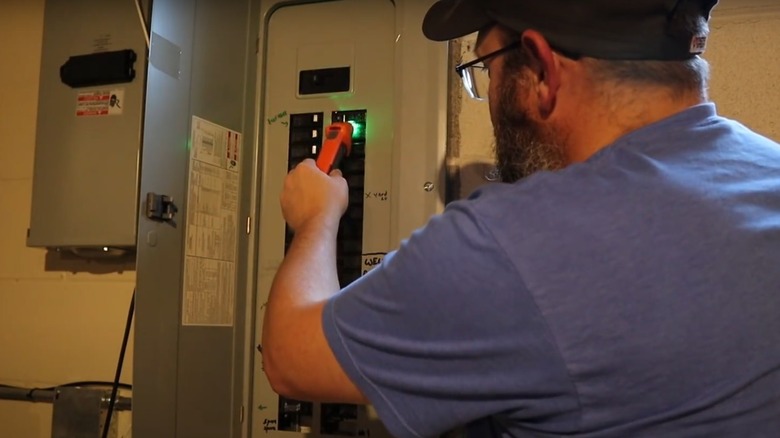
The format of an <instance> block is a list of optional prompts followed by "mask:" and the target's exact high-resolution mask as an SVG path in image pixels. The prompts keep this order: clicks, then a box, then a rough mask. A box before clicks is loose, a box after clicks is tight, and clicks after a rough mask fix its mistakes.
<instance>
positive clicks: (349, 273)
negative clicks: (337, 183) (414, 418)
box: [250, 0, 448, 438]
mask: <svg viewBox="0 0 780 438" xmlns="http://www.w3.org/2000/svg"><path fill="white" fill-rule="evenodd" d="M431 3H433V2H432V1H418V0H409V1H390V0H334V1H325V2H311V1H298V2H295V1H288V2H266V3H264V4H263V23H264V38H263V40H262V42H261V45H260V46H261V54H262V60H261V61H262V68H261V72H260V82H261V92H262V94H261V101H260V108H261V109H262V114H261V116H262V118H261V122H262V125H263V128H262V135H261V137H260V138H259V141H260V143H259V145H258V146H259V150H260V151H261V152H262V159H261V161H260V163H261V168H260V169H259V171H258V174H257V176H258V182H257V184H255V187H256V188H257V190H258V195H257V196H253V198H259V204H258V205H259V218H258V221H257V226H255V227H254V229H255V230H256V233H257V241H256V242H257V245H258V247H257V248H258V251H257V254H258V258H257V277H256V278H257V280H256V281H257V288H256V290H257V305H256V315H255V319H256V324H255V327H256V328H255V334H254V336H255V339H256V340H259V339H261V337H262V333H261V330H262V322H263V315H264V309H265V302H266V301H267V295H268V291H269V289H270V286H271V282H272V280H273V277H274V275H275V273H276V270H277V268H278V266H279V264H280V263H281V261H282V259H283V257H284V253H285V248H286V246H287V244H288V243H289V239H290V236H289V234H288V233H286V228H285V224H284V220H283V218H282V216H281V211H280V209H279V201H278V194H279V193H280V192H281V190H282V184H283V181H284V176H285V175H286V173H287V172H288V170H289V169H290V168H292V167H294V165H295V164H297V163H298V162H300V161H301V160H302V159H305V158H309V157H314V156H316V153H317V152H318V148H319V147H320V146H321V145H322V137H323V135H324V127H326V126H327V125H328V124H330V123H331V122H335V121H349V122H351V123H352V124H353V126H354V128H355V130H356V131H357V132H356V134H355V135H354V136H353V151H352V155H350V156H349V157H347V158H345V159H344V162H343V164H342V171H343V173H344V175H345V178H346V179H347V182H348V184H349V186H350V206H349V208H348V210H347V213H346V214H345V217H344V218H343V219H342V223H341V228H340V230H339V238H338V239H339V243H338V249H337V252H338V255H337V261H336V262H337V267H338V271H339V280H340V282H341V284H342V286H345V285H346V284H348V283H350V282H351V281H353V280H355V279H356V278H357V277H359V276H360V275H363V274H364V273H366V272H367V271H368V270H370V269H371V268H373V267H374V266H376V265H378V264H379V263H381V262H382V259H383V257H384V255H385V254H386V253H387V252H388V251H391V250H393V249H394V248H395V247H396V246H397V245H398V243H399V242H400V240H401V239H403V238H405V237H407V236H408V235H409V234H410V233H411V232H412V231H413V230H414V229H416V228H417V227H419V226H421V225H423V224H424V223H425V222H426V221H427V219H428V218H429V217H430V216H431V215H433V214H435V213H437V212H439V211H440V210H441V209H442V207H443V204H442V202H443V201H442V199H443V197H442V196H441V193H442V192H441V190H442V189H443V183H442V181H443V177H444V175H443V174H442V173H443V172H442V165H443V162H444V155H445V145H446V108H447V66H448V57H447V46H446V45H445V44H440V43H438V44H437V43H431V42H429V41H427V40H425V38H424V37H423V35H422V31H421V24H422V19H423V17H424V14H425V12H426V11H427V8H428V7H429V6H430V4H431ZM301 29H305V30H306V31H305V32H302V31H301ZM300 342H306V340H305V339H301V340H300ZM312 366H316V365H315V364H313V365H312ZM252 375H253V376H254V378H255V380H254V385H253V403H252V410H251V411H250V415H251V419H252V424H251V431H252V435H251V436H252V437H255V438H259V437H265V436H270V437H295V436H312V437H316V436H323V437H325V436H327V437H337V436H355V437H357V436H366V437H367V436H371V437H380V438H381V437H384V436H389V435H388V433H387V431H386V430H385V429H384V427H383V426H382V425H381V422H380V421H379V420H378V418H377V416H376V414H375V412H374V411H373V409H372V408H371V407H366V406H351V405H334V404H317V403H306V402H300V401H296V400H287V399H282V398H280V397H279V396H277V395H276V394H274V393H273V391H272V390H271V388H270V385H269V384H268V382H267V380H266V379H265V376H264V374H263V371H262V364H261V361H260V358H259V357H256V358H255V361H254V366H253V371H252Z"/></svg>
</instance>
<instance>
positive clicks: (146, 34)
mask: <svg viewBox="0 0 780 438" xmlns="http://www.w3.org/2000/svg"><path fill="white" fill-rule="evenodd" d="M134 3H135V10H136V12H138V20H139V21H140V22H141V30H142V31H143V32H144V38H145V39H146V48H147V49H148V48H149V28H148V26H146V18H145V17H144V11H143V10H142V9H141V0H135V2H134Z"/></svg>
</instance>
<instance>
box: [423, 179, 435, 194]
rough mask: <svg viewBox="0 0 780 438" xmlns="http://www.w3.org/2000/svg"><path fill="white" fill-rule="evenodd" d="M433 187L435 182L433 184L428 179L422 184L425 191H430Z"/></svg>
mask: <svg viewBox="0 0 780 438" xmlns="http://www.w3.org/2000/svg"><path fill="white" fill-rule="evenodd" d="M435 188H436V184H434V183H432V182H430V181H428V182H426V183H425V184H423V190H425V191H426V192H432V191H433V189H435Z"/></svg>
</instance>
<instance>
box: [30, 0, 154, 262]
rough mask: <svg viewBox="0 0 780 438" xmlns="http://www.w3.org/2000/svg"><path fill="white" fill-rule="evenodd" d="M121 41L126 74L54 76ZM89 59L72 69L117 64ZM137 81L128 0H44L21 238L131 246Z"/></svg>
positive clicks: (85, 248)
mask: <svg viewBox="0 0 780 438" xmlns="http://www.w3.org/2000/svg"><path fill="white" fill-rule="evenodd" d="M147 3H148V2H147V1H143V2H142V4H143V5H146V4H147ZM121 50H131V51H132V52H134V55H135V57H136V60H135V63H134V65H133V68H134V70H135V75H134V78H132V79H130V80H128V79H122V78H119V79H117V78H108V79H106V78H99V77H98V78H95V77H91V78H86V79H87V81H86V82H85V83H84V84H86V85H84V84H82V85H76V86H74V87H71V86H69V85H66V84H65V83H63V79H62V78H61V67H62V66H63V65H64V64H65V63H66V62H68V61H69V59H70V58H71V57H75V56H81V55H93V56H94V54H99V53H102V54H106V53H108V52H116V51H121ZM94 62H95V60H91V61H89V62H83V63H82V64H81V66H82V67H81V70H82V71H80V72H79V74H81V75H82V76H83V75H86V76H93V75H94V74H95V72H96V71H102V72H103V73H105V71H106V70H107V68H106V67H112V66H116V65H117V64H116V63H115V62H111V61H101V62H107V64H104V65H102V66H101V67H100V68H97V69H95V68H94ZM88 63H93V64H92V65H91V67H90V66H87V65H86V64H88ZM73 70H74V69H73V68H71V69H69V70H68V69H63V72H68V71H73ZM112 79H113V81H112ZM104 82H113V83H108V84H105V83H104ZM145 82H146V43H145V40H144V36H143V31H142V27H141V24H140V18H139V16H138V14H137V11H136V8H135V4H134V2H133V1H104V0H80V1H77V2H74V1H69V0H46V4H45V16H44V33H43V50H42V59H41V76H40V92H39V99H38V124H37V136H36V149H35V167H34V179H33V196H32V212H31V219H30V228H29V231H28V239H27V244H28V245H29V246H34V247H47V248H58V249H73V250H74V251H76V252H78V253H80V254H84V253H87V254H89V253H88V252H89V251H90V250H93V249H98V253H103V252H111V251H110V250H112V249H114V250H128V249H132V248H133V247H135V242H136V224H137V222H136V217H137V210H138V207H137V205H138V203H137V200H138V159H139V152H140V141H141V131H142V129H141V128H142V123H143V103H144V91H145ZM104 247H105V248H106V249H107V251H104V250H103V248H104Z"/></svg>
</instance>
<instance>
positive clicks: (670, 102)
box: [566, 92, 707, 163]
mask: <svg viewBox="0 0 780 438" xmlns="http://www.w3.org/2000/svg"><path fill="white" fill-rule="evenodd" d="M602 97H603V96H602ZM705 102H707V99H706V97H705V96H702V95H698V94H696V93H691V94H690V95H685V96H671V95H670V94H669V93H665V92H643V93H632V94H630V95H629V94H624V95H622V96H620V97H616V96H612V97H611V98H603V99H599V103H597V104H595V105H590V106H588V107H587V108H585V109H584V110H583V111H579V112H578V113H579V116H578V120H576V121H575V122H574V126H575V128H574V129H572V130H571V131H570V135H569V136H568V138H567V141H566V146H567V150H568V152H569V154H568V155H569V160H570V162H572V163H576V162H581V161H585V160H587V159H588V158H589V157H590V156H591V155H593V154H595V153H596V152H598V151H599V150H601V149H603V148H605V147H607V146H609V145H611V144H613V143H615V142H616V141H617V140H618V139H620V138H621V137H623V136H625V135H627V134H629V133H631V132H633V131H636V130H638V129H641V128H644V127H645V126H648V125H651V124H653V123H656V122H659V121H661V120H664V119H667V118H669V117H671V116H673V115H675V114H678V113H680V112H682V111H685V110H687V109H688V108H691V107H692V106H696V105H699V104H702V103H705Z"/></svg>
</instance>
